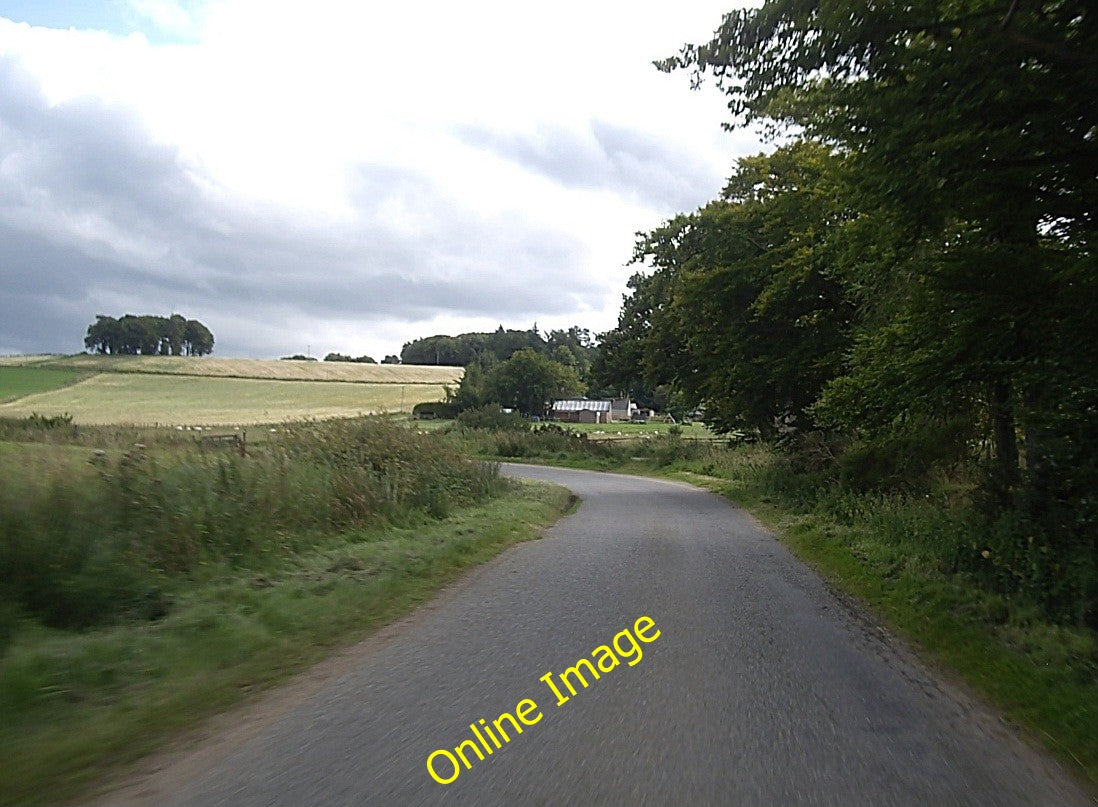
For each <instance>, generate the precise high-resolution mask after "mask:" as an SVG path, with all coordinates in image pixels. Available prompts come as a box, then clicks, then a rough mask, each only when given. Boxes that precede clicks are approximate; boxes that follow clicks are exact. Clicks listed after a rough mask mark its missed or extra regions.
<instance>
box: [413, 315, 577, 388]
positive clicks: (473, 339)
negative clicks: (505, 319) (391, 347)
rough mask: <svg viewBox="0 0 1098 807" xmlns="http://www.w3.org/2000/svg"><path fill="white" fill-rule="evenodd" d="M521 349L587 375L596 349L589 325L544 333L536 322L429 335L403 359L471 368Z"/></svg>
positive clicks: (507, 357) (504, 357) (416, 342)
mask: <svg viewBox="0 0 1098 807" xmlns="http://www.w3.org/2000/svg"><path fill="white" fill-rule="evenodd" d="M520 350H532V351H534V352H535V353H538V354H541V355H542V356H549V357H551V358H553V359H554V360H555V361H557V362H559V363H561V364H564V365H566V366H569V367H573V368H575V369H576V371H577V372H578V373H579V374H580V375H581V376H586V375H587V372H588V370H589V369H590V367H591V360H592V358H593V354H594V351H595V340H594V339H593V337H592V335H591V332H590V331H588V330H587V329H586V328H578V327H576V326H572V327H571V328H568V329H566V330H556V331H552V330H551V331H549V332H548V333H547V334H546V335H545V336H542V335H541V332H540V331H539V330H538V326H537V325H536V324H535V325H534V326H533V327H532V328H530V329H529V330H525V331H522V330H514V329H506V330H505V329H504V327H503V326H502V325H500V326H499V328H498V329H496V330H495V331H492V332H488V333H463V334H459V335H458V336H428V337H426V338H423V339H416V340H414V341H412V342H408V343H407V344H405V345H404V348H403V350H401V351H400V360H401V362H403V363H404V364H442V365H450V366H453V367H468V366H469V365H471V364H474V363H478V364H481V365H482V366H483V365H485V364H486V363H487V364H491V363H493V362H496V361H507V360H508V359H509V358H511V356H513V355H514V354H515V353H516V352H518V351H520Z"/></svg>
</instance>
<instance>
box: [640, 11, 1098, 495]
mask: <svg viewBox="0 0 1098 807" xmlns="http://www.w3.org/2000/svg"><path fill="white" fill-rule="evenodd" d="M661 66H662V67H664V68H665V69H673V68H680V67H686V68H693V69H695V70H697V71H698V72H697V75H698V76H700V75H701V74H702V73H703V72H705V71H710V72H712V73H714V74H715V75H716V76H717V79H718V81H719V82H720V83H721V86H722V87H723V88H724V89H725V90H726V92H727V93H728V98H729V108H730V110H731V112H732V113H733V116H734V123H749V122H763V123H768V124H770V125H772V126H776V127H778V128H783V127H795V128H796V129H797V130H798V131H799V132H800V133H802V135H803V136H805V137H808V138H810V139H814V140H816V141H817V142H820V143H823V144H827V145H829V146H831V147H834V148H836V149H838V150H839V151H840V152H841V153H843V154H844V155H845V157H846V171H847V176H848V179H849V181H850V184H851V187H852V189H853V191H854V193H855V194H856V205H857V206H858V207H859V208H860V209H861V210H863V211H869V210H874V211H878V212H879V213H880V214H881V216H882V217H883V218H887V219H889V221H890V224H891V226H883V227H881V228H880V229H879V231H878V236H879V237H877V238H876V239H873V240H872V250H871V252H870V253H869V254H867V255H866V256H864V257H862V258H854V259H851V260H848V261H846V263H845V268H846V280H845V282H846V285H847V287H848V288H849V289H851V291H852V292H853V293H854V294H856V295H857V298H858V300H859V301H860V303H861V313H862V320H861V326H860V328H859V332H858V335H857V347H856V349H855V350H854V351H853V353H852V354H851V361H850V363H849V365H848V368H847V372H846V373H845V374H844V375H842V376H840V377H838V378H836V379H835V381H834V383H833V385H832V387H831V389H830V390H829V391H828V393H827V395H826V396H825V400H824V402H823V404H822V406H821V408H820V410H819V413H820V415H821V416H822V417H825V418H829V419H831V420H832V422H835V423H837V424H845V425H847V426H850V425H852V424H853V423H854V421H855V420H857V421H858V422H860V423H861V424H862V425H864V426H867V427H876V428H882V429H887V428H890V427H891V426H892V425H893V424H894V423H895V422H896V421H897V419H901V418H903V417H905V416H906V415H907V414H908V413H909V412H910V411H912V410H913V409H918V410H922V411H926V412H931V413H935V412H937V413H941V412H949V411H955V410H956V409H957V408H958V407H960V408H962V409H965V410H967V411H969V412H970V413H971V418H972V420H973V422H974V424H976V425H977V426H980V427H982V428H983V430H984V434H985V435H986V438H987V441H988V444H989V445H990V446H991V455H992V457H993V459H994V462H995V467H996V476H997V478H998V483H999V485H1000V487H1001V489H1002V490H1003V491H1009V490H1010V489H1011V488H1012V486H1013V485H1014V484H1016V482H1017V481H1018V479H1019V476H1020V472H1021V468H1022V465H1023V461H1022V458H1021V456H1020V453H1019V448H1018V435H1019V433H1021V434H1022V435H1023V438H1024V439H1026V440H1029V441H1031V443H1032V444H1033V445H1034V447H1035V448H1036V446H1037V444H1038V443H1045V442H1047V439H1046V435H1045V434H1044V433H1045V432H1047V430H1048V427H1047V424H1048V423H1049V422H1050V421H1055V420H1056V419H1057V415H1056V414H1055V413H1056V412H1059V411H1061V408H1062V404H1063V401H1057V400H1056V398H1057V396H1055V395H1050V394H1049V386H1050V382H1052V381H1053V380H1054V379H1056V380H1062V381H1067V382H1068V383H1071V384H1073V385H1077V386H1082V387H1084V388H1086V389H1095V388H1096V387H1098V384H1096V380H1095V372H1096V370H1095V368H1098V361H1096V360H1095V359H1096V358H1098V357H1096V354H1095V350H1094V346H1095V344H1096V342H1095V340H1094V339H1093V338H1090V336H1088V337H1086V338H1084V339H1083V340H1081V341H1074V340H1073V341H1072V342H1069V343H1065V342H1064V341H1063V337H1064V336H1066V334H1065V333H1064V329H1063V328H1061V327H1058V325H1057V322H1058V321H1059V320H1061V319H1063V318H1066V319H1067V320H1068V321H1070V322H1072V323H1073V324H1074V325H1076V326H1079V327H1081V328H1082V329H1083V330H1084V331H1085V332H1087V333H1089V334H1094V333H1095V330H1096V329H1095V328H1094V325H1093V320H1092V319H1090V318H1088V316H1087V315H1086V314H1085V313H1084V312H1086V311H1089V310H1090V309H1091V308H1092V307H1093V305H1094V304H1095V303H1096V302H1098V299H1096V298H1095V296H1094V294H1095V284H1094V283H1093V281H1092V280H1091V278H1093V274H1094V272H1095V269H1096V268H1098V267H1096V264H1095V256H1094V252H1093V244H1094V235H1095V227H1096V225H1098V222H1096V219H1095V206H1094V199H1095V198H1098V137H1096V132H1098V105H1096V104H1095V103H1094V100H1093V99H1094V98H1095V97H1096V96H1098V10H1096V9H1095V7H1094V6H1093V4H1086V3H1080V2H1043V1H1042V0H1029V2H1026V1H1025V0H1001V1H994V2H989V1H988V0H952V1H951V2H936V1H934V0H923V1H922V2H916V3H908V4H894V3H881V4H866V3H864V2H856V1H853V0H844V1H843V2H825V1H824V0H809V1H808V2H804V0H769V2H766V3H764V4H763V5H762V6H761V7H759V8H755V9H743V10H737V11H734V12H732V13H730V14H729V15H727V16H726V17H725V19H724V22H723V24H722V25H721V27H720V28H719V29H718V31H717V32H716V34H715V36H714V38H713V39H712V40H711V41H710V42H708V43H705V44H702V45H698V46H688V47H686V48H684V50H683V51H682V53H681V54H680V55H679V56H677V57H675V58H672V59H669V60H667V61H665V62H663V63H662V65H661ZM1061 397H1062V396H1061ZM1064 425H1065V427H1069V424H1064Z"/></svg>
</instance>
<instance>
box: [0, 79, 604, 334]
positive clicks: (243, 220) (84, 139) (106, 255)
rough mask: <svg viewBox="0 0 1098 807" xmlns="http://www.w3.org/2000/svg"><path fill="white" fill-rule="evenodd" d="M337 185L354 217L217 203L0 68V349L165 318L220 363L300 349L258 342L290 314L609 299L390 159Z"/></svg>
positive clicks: (114, 124) (347, 314)
mask: <svg viewBox="0 0 1098 807" xmlns="http://www.w3.org/2000/svg"><path fill="white" fill-rule="evenodd" d="M272 170H277V167H273V168H272ZM351 179H352V186H353V188H354V190H353V193H352V203H353V204H354V205H355V208H356V210H357V212H358V218H357V221H355V222H354V223H353V224H351V225H348V224H342V225H333V224H331V223H329V222H325V221H319V220H311V219H308V218H298V217H295V216H292V215H290V214H288V213H285V212H279V211H277V210H264V211H261V212H258V213H257V212H256V211H255V210H254V209H252V208H251V207H249V206H246V205H236V204H234V203H233V202H231V201H226V200H224V199H220V198H218V199H215V198H213V197H211V196H210V195H208V194H207V193H205V192H204V191H203V189H202V188H200V187H198V186H197V185H196V184H195V183H194V181H193V180H192V179H191V178H190V176H189V175H188V174H187V172H186V171H185V170H184V168H183V167H182V166H181V164H180V160H179V155H178V153H177V151H176V150H175V149H174V148H172V147H169V146H166V145H163V144H158V143H155V142H153V140H152V138H151V137H150V135H149V133H148V132H147V131H146V130H145V129H144V128H143V126H142V125H141V123H140V121H139V119H137V118H136V116H134V115H133V114H132V113H130V112H128V111H126V110H124V109H118V108H114V107H111V106H108V105H105V104H103V103H101V102H98V101H95V100H92V99H81V100H78V101H73V102H70V103H65V104H60V105H57V106H55V107H50V106H49V105H48V104H47V103H46V102H45V99H44V98H43V97H42V93H41V91H40V89H39V88H38V86H37V85H36V84H35V83H34V81H32V80H31V79H29V78H28V76H27V74H26V72H25V71H24V70H23V69H22V67H21V65H20V64H19V63H18V62H16V61H14V60H12V59H0V239H2V240H0V290H2V292H3V294H2V296H0V347H3V348H5V349H15V350H24V351H38V350H48V351H73V350H76V349H78V348H79V347H80V346H81V345H82V337H83V333H84V328H85V327H86V326H87V324H88V323H89V322H90V321H91V320H92V318H93V317H94V315H95V314H97V313H111V314H119V313H124V312H125V311H134V312H137V311H142V312H149V313H167V312H169V311H172V310H175V311H179V312H180V313H184V314H186V315H188V316H194V317H198V318H200V319H202V320H203V321H204V322H206V323H207V324H208V325H209V326H210V328H211V330H213V331H214V333H215V334H216V335H217V336H218V352H219V353H222V354H229V355H234V354H236V355H273V354H277V353H281V352H284V351H288V350H289V349H290V348H291V347H293V348H294V349H295V350H296V349H297V346H298V345H299V343H300V341H301V335H300V334H286V335H285V340H284V341H283V342H277V343H272V342H270V341H267V340H266V339H267V337H266V335H267V334H270V333H271V328H270V325H271V323H277V322H286V321H288V320H289V319H294V320H295V321H301V320H311V321H314V322H318V323H320V322H323V321H325V320H344V321H346V320H356V319H363V320H366V319H373V320H379V319H385V320H389V321H392V320H397V321H405V322H416V321H421V320H426V319H429V318H431V317H433V316H436V315H438V314H449V315H454V316H490V317H492V318H494V319H498V320H500V321H504V322H512V321H528V320H532V319H535V318H537V317H538V316H549V315H552V314H566V313H567V312H569V311H575V310H577V309H581V308H584V307H594V306H596V305H598V304H600V303H601V300H602V297H603V296H604V295H605V294H606V292H607V289H606V287H605V283H603V282H602V281H601V280H600V279H599V278H595V277H589V276H587V275H586V274H585V271H584V267H583V259H584V254H583V247H582V245H581V244H580V243H578V242H577V241H576V240H575V239H573V238H571V237H569V236H567V235H565V234H562V233H558V232H553V231H551V230H548V229H546V228H544V227H541V226H539V225H537V224H534V223H531V222H529V221H527V220H525V219H524V218H523V217H522V216H521V214H518V213H516V214H513V215H511V216H509V217H505V218H496V219H492V218H484V217H480V216H477V215H475V214H473V213H472V212H470V211H468V210H465V209H463V208H461V207H460V206H458V205H455V204H454V203H452V202H451V201H448V200H446V199H444V198H442V197H441V196H440V195H439V193H438V191H437V190H436V188H435V187H434V184H433V183H432V181H431V179H430V178H429V177H427V176H424V175H421V174H416V173H415V172H410V171H401V170H397V169H394V168H392V167H389V166H381V165H365V166H360V167H359V168H358V170H357V171H356V172H355V175H354V176H353V177H352V178H351ZM393 200H397V201H399V202H400V203H401V204H402V205H403V206H404V207H405V209H408V210H410V211H414V215H413V216H412V218H413V219H414V221H415V222H416V223H415V225H414V226H413V227H412V228H411V230H410V231H409V228H408V227H392V226H391V225H389V224H387V223H386V222H385V220H384V217H383V216H381V215H380V214H379V211H381V210H382V209H383V208H384V207H385V205H386V203H387V202H392V201H393ZM89 222H94V223H98V224H97V225H96V226H97V227H100V232H98V233H97V232H95V231H94V229H95V228H92V230H89V229H88V223H89ZM124 242H130V243H129V244H127V243H124ZM561 289H564V291H561Z"/></svg>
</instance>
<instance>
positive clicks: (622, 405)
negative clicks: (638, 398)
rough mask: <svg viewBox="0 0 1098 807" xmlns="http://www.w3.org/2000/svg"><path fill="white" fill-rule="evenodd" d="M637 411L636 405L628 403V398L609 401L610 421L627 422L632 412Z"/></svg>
mask: <svg viewBox="0 0 1098 807" xmlns="http://www.w3.org/2000/svg"><path fill="white" fill-rule="evenodd" d="M636 409H637V406H636V404H634V403H633V402H632V401H630V400H629V399H628V398H611V399H610V419H611V420H614V421H622V420H623V421H626V422H628V421H629V420H630V419H631V418H632V416H633V412H635V411H636Z"/></svg>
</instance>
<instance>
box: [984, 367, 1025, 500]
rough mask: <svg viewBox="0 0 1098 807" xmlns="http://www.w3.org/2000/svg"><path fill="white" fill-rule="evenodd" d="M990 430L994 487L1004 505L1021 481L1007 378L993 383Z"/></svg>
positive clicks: (1012, 409)
mask: <svg viewBox="0 0 1098 807" xmlns="http://www.w3.org/2000/svg"><path fill="white" fill-rule="evenodd" d="M989 414H990V416H991V430H992V447H993V450H994V452H995V456H994V458H993V461H994V466H993V467H994V477H995V478H994V480H993V481H994V484H995V488H996V491H997V493H998V494H999V496H1000V498H1001V499H1003V504H1006V503H1007V502H1008V500H1009V498H1010V492H1011V490H1012V489H1013V488H1014V487H1015V486H1017V484H1018V481H1019V479H1020V475H1019V465H1018V437H1017V435H1016V433H1015V428H1014V402H1013V400H1012V398H1011V388H1010V382H1009V381H1007V380H1005V379H1000V380H998V381H993V382H992V383H991V406H990V413H989Z"/></svg>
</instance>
